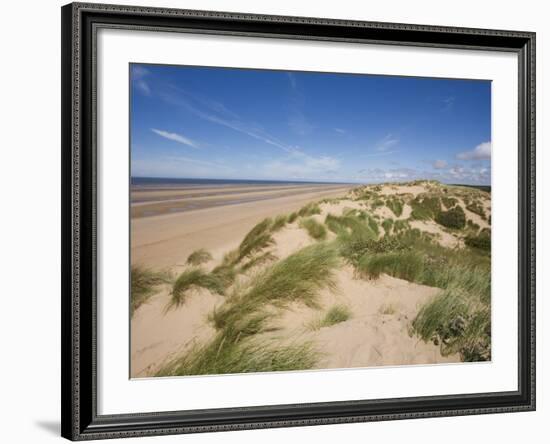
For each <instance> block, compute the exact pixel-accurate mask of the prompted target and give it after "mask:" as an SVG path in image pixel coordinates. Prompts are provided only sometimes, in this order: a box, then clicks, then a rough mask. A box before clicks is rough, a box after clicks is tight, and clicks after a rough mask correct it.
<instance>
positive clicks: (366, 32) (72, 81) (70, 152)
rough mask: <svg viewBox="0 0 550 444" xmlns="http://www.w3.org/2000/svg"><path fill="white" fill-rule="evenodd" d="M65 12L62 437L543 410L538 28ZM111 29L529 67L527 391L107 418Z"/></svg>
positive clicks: (522, 367)
mask: <svg viewBox="0 0 550 444" xmlns="http://www.w3.org/2000/svg"><path fill="white" fill-rule="evenodd" d="M61 15H62V33H61V47H62V62H61V71H62V78H61V85H62V88H61V90H62V96H61V102H62V126H61V135H62V193H61V196H62V247H61V248H62V276H61V280H62V328H61V340H62V363H61V367H62V384H61V385H62V397H61V399H62V436H64V437H65V438H68V439H71V440H84V439H101V438H119V437H134V436H147V435H164V434H176V433H193V432H208V431H223V430H238V429H252V428H268V427H287V426H303V425H316V424H333V423H349V422H361V421H380V420H394V419H408V418H426V417H436V416H454V415H473V414H485V413H501V412H517V411H528V410H534V409H535V33H532V32H518V31H502V30H488V29H468V28H451V27H440V26H424V25H409V24H396V23H378V22H362V21H352V20H333V19H321V18H305V17H282V16H266V15H252V14H237V13H225V12H211V11H192V10H177V9H162V8H146V7H132V6H117V5H103V4H85V3H72V4H68V5H66V6H64V7H63V8H62V10H61ZM100 27H104V28H105V27H106V28H109V27H116V28H125V29H129V30H137V29H147V30H151V31H155V30H159V31H160V30H162V31H172V32H198V33H209V34H221V35H224V34H225V35H242V36H261V37H265V38H291V39H308V40H318V41H340V42H354V43H377V44H390V45H412V46H424V47H436V48H460V49H468V50H488V51H508V52H513V53H515V54H516V55H517V57H518V65H519V75H518V78H519V139H518V158H519V183H518V193H519V194H518V195H519V208H518V214H519V232H518V245H519V269H518V276H519V287H518V292H519V298H518V299H519V319H518V321H519V324H518V325H519V329H518V344H519V347H518V359H519V360H518V362H519V369H518V376H519V381H518V390H517V391H511V392H496V393H483V394H480V393H471V394H465V395H452V396H426V397H415V398H393V399H383V400H365V401H341V402H326V403H310V404H297V405H275V406H257V407H242V408H221V409H209V410H194V411H170V412H150V413H143V414H120V415H108V416H105V415H98V414H97V381H96V355H95V354H96V321H97V313H96V248H97V245H96V237H95V234H96V212H97V206H96V175H97V165H96V158H95V156H96V145H95V144H96V137H95V122H96V109H95V106H96V101H95V97H96V91H95V77H94V76H95V50H96V47H95V43H96V42H95V40H96V31H97V29H99V28H100Z"/></svg>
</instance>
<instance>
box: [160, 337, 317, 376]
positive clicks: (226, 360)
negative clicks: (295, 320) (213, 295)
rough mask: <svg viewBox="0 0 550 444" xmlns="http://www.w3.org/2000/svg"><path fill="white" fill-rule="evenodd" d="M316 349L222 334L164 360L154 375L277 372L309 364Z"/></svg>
mask: <svg viewBox="0 0 550 444" xmlns="http://www.w3.org/2000/svg"><path fill="white" fill-rule="evenodd" d="M317 359H318V352H317V351H315V350H314V348H313V346H312V345H311V344H310V343H305V344H299V345H288V346H282V347H281V346H275V345H273V344H271V343H269V342H267V341H255V340H251V339H241V340H239V339H238V338H237V339H235V338H228V337H227V336H224V335H223V334H218V335H216V337H215V339H214V340H213V341H211V342H209V343H207V344H206V345H203V346H196V347H194V348H192V349H191V350H190V351H189V352H188V353H186V354H185V355H183V356H179V357H177V358H176V359H173V360H172V361H170V362H168V363H167V364H166V365H165V366H164V367H163V368H162V369H161V370H159V371H158V372H157V374H156V376H185V375H214V374H230V373H252V372H277V371H289V370H306V369H310V368H312V367H313V366H314V365H315V363H316V362H317Z"/></svg>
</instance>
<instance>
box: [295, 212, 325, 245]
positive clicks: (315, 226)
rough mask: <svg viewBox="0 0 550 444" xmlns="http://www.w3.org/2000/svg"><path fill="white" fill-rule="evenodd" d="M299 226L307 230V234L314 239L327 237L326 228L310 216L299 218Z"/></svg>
mask: <svg viewBox="0 0 550 444" xmlns="http://www.w3.org/2000/svg"><path fill="white" fill-rule="evenodd" d="M300 228H304V229H305V230H307V232H308V234H309V235H310V236H311V237H312V238H313V239H315V240H323V239H325V238H326V237H327V229H326V228H325V226H324V225H322V224H320V223H319V222H317V221H316V220H315V219H313V218H312V217H308V218H306V219H301V220H300Z"/></svg>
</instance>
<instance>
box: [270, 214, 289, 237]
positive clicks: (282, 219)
mask: <svg viewBox="0 0 550 444" xmlns="http://www.w3.org/2000/svg"><path fill="white" fill-rule="evenodd" d="M287 222H288V216H287V215H286V214H280V215H279V216H277V217H276V218H275V219H273V224H271V232H272V233H275V232H277V231H279V230H280V229H281V228H283V227H284V226H285V225H286V223H287Z"/></svg>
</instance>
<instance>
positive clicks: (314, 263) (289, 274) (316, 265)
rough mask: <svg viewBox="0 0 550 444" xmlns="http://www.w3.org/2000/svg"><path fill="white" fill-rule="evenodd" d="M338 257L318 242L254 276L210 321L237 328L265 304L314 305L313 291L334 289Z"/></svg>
mask: <svg viewBox="0 0 550 444" xmlns="http://www.w3.org/2000/svg"><path fill="white" fill-rule="evenodd" d="M337 265H338V255H337V251H336V249H335V248H334V247H332V246H331V245H329V244H325V243H318V244H314V245H311V246H309V247H306V248H304V249H302V250H300V251H298V252H296V253H294V254H292V255H290V256H288V257H287V258H285V259H283V260H281V261H279V262H276V263H275V264H274V265H273V266H271V267H270V268H268V269H267V270H265V271H264V272H262V273H261V274H259V275H257V276H255V277H254V278H253V279H252V281H251V283H250V285H249V288H248V289H247V290H246V291H242V292H238V293H235V294H233V295H232V296H231V297H229V298H228V299H226V302H225V303H224V304H223V305H222V306H221V307H220V308H219V309H217V310H216V311H215V312H214V313H213V316H212V320H213V322H214V325H215V327H216V328H217V329H224V330H227V329H237V330H239V328H240V327H239V326H240V325H243V322H244V324H246V323H247V322H245V321H249V319H250V317H251V316H252V317H254V316H257V315H258V313H261V312H262V308H263V307H264V306H265V305H268V304H269V305H274V306H278V307H282V306H285V305H286V304H288V303H290V302H293V301H299V302H302V303H304V304H306V305H307V306H310V307H315V306H317V292H318V291H319V290H320V289H322V288H325V287H329V288H334V285H335V281H334V268H335V267H336V266H337Z"/></svg>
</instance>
